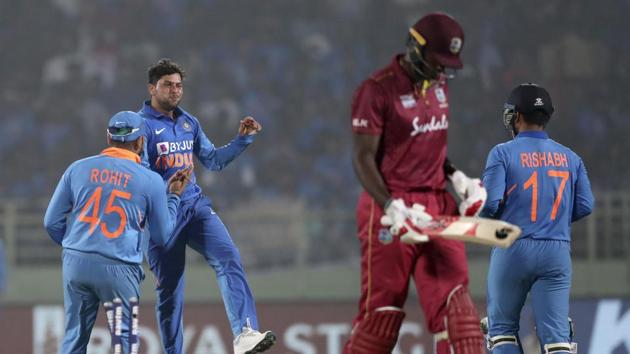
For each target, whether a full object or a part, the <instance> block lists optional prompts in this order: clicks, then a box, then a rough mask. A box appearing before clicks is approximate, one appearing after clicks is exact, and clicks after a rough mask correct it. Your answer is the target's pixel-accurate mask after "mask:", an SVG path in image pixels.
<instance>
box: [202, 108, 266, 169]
mask: <svg viewBox="0 0 630 354" xmlns="http://www.w3.org/2000/svg"><path fill="white" fill-rule="evenodd" d="M197 124H198V122H197ZM260 130H262V126H261V125H260V123H258V122H257V121H256V120H255V119H254V118H252V117H246V118H244V119H243V120H241V122H240V124H239V134H238V135H237V136H236V138H234V139H232V141H231V142H229V143H228V144H226V145H224V146H221V147H219V148H216V147H215V146H214V144H213V143H212V142H211V141H210V139H208V137H207V136H206V134H205V133H204V132H203V129H202V128H201V125H198V128H197V131H196V134H195V144H194V150H193V152H194V154H195V156H197V158H198V159H199V161H201V164H202V165H204V166H205V167H206V168H207V169H209V170H212V171H220V170H222V169H223V168H224V167H225V166H227V165H228V164H229V163H230V162H232V160H234V159H235V158H236V157H237V156H238V155H240V154H241V153H242V152H243V151H245V148H247V146H249V144H251V143H252V142H253V141H254V135H255V134H257V133H258V132H259V131H260Z"/></svg>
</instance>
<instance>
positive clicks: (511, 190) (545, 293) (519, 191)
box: [481, 84, 594, 354]
mask: <svg viewBox="0 0 630 354" xmlns="http://www.w3.org/2000/svg"><path fill="white" fill-rule="evenodd" d="M553 111H554V108H553V105H552V103H551V97H550V96H549V93H547V91H546V90H545V89H544V88H542V87H540V86H537V85H535V84H522V85H519V86H518V87H516V88H515V89H514V90H513V91H512V93H511V94H510V97H509V98H508V101H507V103H506V104H505V108H504V113H503V122H504V124H505V126H506V128H507V129H509V131H510V132H511V133H512V136H513V137H514V139H513V140H512V141H509V142H506V143H503V144H499V145H497V146H495V147H494V148H493V149H492V150H491V151H490V154H489V156H488V161H487V163H486V169H485V171H484V174H483V184H484V185H485V187H486V190H487V191H488V199H487V202H486V205H485V207H484V208H483V210H482V212H481V216H485V217H491V218H497V219H501V220H505V221H508V222H510V223H513V224H516V225H518V226H520V227H521V228H522V229H523V233H522V235H521V236H520V238H519V239H518V240H516V242H515V243H514V244H513V245H512V246H511V247H509V248H508V249H501V248H494V249H493V250H492V253H491V256H490V269H489V272H488V300H487V301H488V318H487V321H488V334H487V340H488V348H489V349H490V350H491V351H492V353H493V354H516V353H518V354H522V353H523V349H522V347H521V342H520V340H519V337H518V331H519V319H520V313H521V309H522V307H523V304H524V303H525V299H526V298H527V294H528V293H529V294H530V297H531V303H532V306H533V310H534V317H535V321H536V334H537V336H538V339H539V341H540V346H541V352H542V353H545V354H547V353H574V352H576V351H577V345H576V344H575V343H572V338H571V332H572V331H571V330H570V325H569V321H568V316H569V291H570V289H571V223H572V222H574V221H577V220H579V219H581V218H583V217H585V216H587V215H589V214H590V213H591V211H592V210H593V203H594V200H593V194H592V192H591V185H590V182H589V180H588V176H587V174H586V168H585V167H584V163H583V162H582V159H581V158H580V157H579V156H578V155H577V154H575V153H574V152H573V151H571V150H570V149H569V148H567V147H565V146H563V145H561V144H559V143H557V142H555V141H554V140H552V139H550V138H549V136H548V135H547V133H546V132H545V131H544V129H545V126H546V125H547V123H548V122H549V119H550V118H551V115H552V113H553Z"/></svg>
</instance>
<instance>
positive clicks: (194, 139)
mask: <svg viewBox="0 0 630 354" xmlns="http://www.w3.org/2000/svg"><path fill="white" fill-rule="evenodd" d="M184 76H185V73H184V70H183V69H182V68H181V67H180V66H179V65H178V64H177V63H175V62H173V61H171V60H170V59H161V60H159V61H158V62H157V63H156V64H155V65H153V66H151V67H150V68H149V71H148V79H149V83H148V91H149V94H150V96H151V99H150V100H148V101H146V102H145V103H144V106H143V107H142V109H141V110H140V112H139V113H140V115H142V117H144V119H145V123H146V125H147V129H146V131H145V137H146V149H145V154H144V156H143V159H146V161H145V163H147V164H148V165H149V166H150V168H151V169H152V170H153V171H156V172H157V173H159V174H160V175H162V178H164V179H165V180H166V179H168V178H169V177H170V176H171V175H173V174H174V173H176V171H179V170H181V169H183V168H186V167H187V166H192V165H193V155H194V156H196V157H197V158H198V159H199V161H200V162H201V163H202V164H203V165H204V166H205V167H206V168H208V169H210V170H212V171H219V170H221V169H223V168H224V167H225V166H227V165H228V164H229V163H230V162H231V161H232V160H234V159H235V158H236V157H237V156H238V155H239V154H241V153H242V152H243V151H244V150H245V148H247V146H248V145H249V144H251V143H252V142H253V140H254V135H255V134H256V133H258V132H259V131H260V130H261V126H260V124H259V123H258V122H256V120H254V119H253V118H251V117H247V118H245V119H243V120H241V122H240V126H239V133H238V135H237V136H236V137H235V138H234V139H233V140H232V141H231V142H230V143H229V144H227V145H225V146H222V147H215V146H214V144H212V142H210V140H209V139H208V138H207V137H206V135H205V134H204V132H203V129H202V127H201V125H200V124H199V120H198V119H197V118H195V117H194V116H192V115H191V114H190V113H188V112H186V111H184V110H183V109H181V108H180V107H179V103H180V101H181V99H182V95H183V92H184V91H183V79H184ZM174 233H175V238H174V240H173V243H174V244H173V245H172V247H169V248H165V247H162V246H161V245H159V244H157V243H150V244H149V251H148V259H149V265H150V267H151V270H152V271H153V273H154V274H155V276H156V278H157V285H156V291H157V298H158V300H157V304H156V313H157V319H158V324H159V327H160V336H161V338H162V345H163V349H164V351H165V352H166V353H168V354H181V353H183V305H184V264H185V261H186V257H185V255H186V245H188V246H190V247H191V248H192V249H194V250H195V251H197V252H199V253H200V254H201V255H202V256H203V257H204V258H205V259H206V262H208V264H209V265H210V267H212V268H213V269H214V271H215V273H216V277H217V281H218V284H219V289H220V291H221V295H222V297H223V303H224V305H225V310H226V312H227V317H228V320H229V321H230V325H231V328H232V333H233V335H234V337H235V339H234V352H235V354H245V353H246V354H252V353H260V352H263V351H265V350H267V349H269V348H270V347H271V346H272V345H273V343H274V342H275V340H276V337H275V335H274V334H273V333H272V332H270V331H266V332H263V333H261V332H259V331H258V319H257V316H256V308H255V304H254V297H253V295H252V292H251V290H250V288H249V285H248V283H247V278H246V276H245V271H244V270H243V265H242V262H241V258H240V254H239V251H238V249H237V248H236V246H235V245H234V242H233V241H232V239H231V237H230V234H229V233H228V230H227V229H226V227H225V225H224V224H223V222H222V221H221V219H220V218H219V216H218V215H217V214H216V212H215V211H214V210H213V208H212V203H211V201H210V199H209V198H207V197H206V196H204V195H202V194H201V188H200V187H199V186H198V185H197V184H196V183H195V177H194V175H193V176H192V181H191V183H190V184H189V185H188V187H186V190H185V191H184V194H182V201H181V204H180V206H179V212H178V214H177V225H176V226H175V230H174Z"/></svg>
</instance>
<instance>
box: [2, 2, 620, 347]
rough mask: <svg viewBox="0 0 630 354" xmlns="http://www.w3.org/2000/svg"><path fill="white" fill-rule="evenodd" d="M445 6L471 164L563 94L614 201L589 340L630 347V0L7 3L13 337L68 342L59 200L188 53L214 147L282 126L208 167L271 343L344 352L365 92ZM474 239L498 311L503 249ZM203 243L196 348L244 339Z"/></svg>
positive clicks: (6, 201)
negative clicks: (357, 97)
mask: <svg viewBox="0 0 630 354" xmlns="http://www.w3.org/2000/svg"><path fill="white" fill-rule="evenodd" d="M434 10H443V11H446V12H448V13H450V14H452V15H453V16H455V17H456V18H457V19H458V20H459V21H460V23H461V24H462V25H463V27H464V29H465V32H466V41H465V45H464V50H463V59H464V62H465V67H464V69H463V70H461V71H459V72H458V73H457V78H456V79H455V80H453V81H451V83H450V91H451V113H452V114H451V121H450V129H449V130H450V131H449V137H450V139H449V141H450V145H449V156H450V157H451V159H452V160H453V161H454V162H455V163H456V164H457V165H458V166H459V167H460V168H462V169H463V170H464V171H465V172H467V173H468V174H470V175H478V174H480V173H481V171H482V168H483V165H484V162H485V157H486V154H487V152H488V151H489V149H490V148H491V147H492V146H493V145H495V144H496V143H498V142H500V141H503V140H505V139H506V138H507V135H506V133H505V132H504V131H503V128H502V125H501V121H500V113H501V112H500V111H501V107H502V104H503V101H504V99H505V98H506V96H507V93H508V92H509V90H510V89H511V88H512V87H513V86H515V85H516V84H518V83H521V82H525V81H534V82H538V83H540V84H542V85H544V86H545V87H546V88H547V89H548V90H549V91H550V93H551V95H552V97H553V99H554V103H555V106H556V113H555V114H554V116H553V118H552V122H551V124H550V126H549V131H550V134H551V136H552V137H554V138H556V139H557V140H559V141H561V142H562V143H564V144H566V145H568V146H570V147H571V148H573V149H574V150H575V151H576V152H577V153H578V154H580V155H581V156H582V157H583V159H584V161H585V163H586V165H587V167H588V169H589V174H590V178H591V181H592V183H593V189H594V191H595V196H596V199H597V206H596V211H595V214H594V215H593V216H591V217H589V218H587V219H586V220H585V221H581V222H579V223H577V224H576V225H575V227H574V233H573V240H574V242H573V250H574V252H573V255H574V285H573V292H572V296H573V298H572V313H573V316H574V317H575V318H576V326H577V327H576V330H577V341H578V342H579V345H580V352H581V353H584V352H586V353H590V354H628V353H630V188H629V187H628V186H627V181H628V180H629V177H630V164H628V152H629V150H630V139H628V138H627V134H628V131H629V129H628V127H629V126H630V105H629V104H628V100H627V94H628V92H629V91H630V84H629V82H630V65H629V63H630V40H629V39H628V36H627V34H628V33H630V25H629V24H628V21H627V18H626V17H627V14H628V13H629V12H630V1H628V0H602V1H597V2H595V1H524V0H519V1H509V2H507V1H490V0H483V1H474V2H473V1H470V2H460V1H454V0H448V1H441V2H437V1H430V0H343V1H335V0H321V1H305V0H295V1H280V0H267V1H253V0H252V1H244V0H229V1H228V0H205V1H193V0H187V1H178V0H156V1H149V0H136V1H122V0H95V1H89V2H86V1H78V0H43V1H32V0H30V1H28V0H27V1H15V2H12V1H8V0H2V1H0V48H3V53H2V55H1V56H0V58H1V59H0V62H1V65H0V78H2V81H3V83H2V85H0V104H1V106H2V107H4V109H3V112H2V114H0V117H1V122H2V124H1V129H0V156H1V159H2V168H1V169H0V180H1V181H2V182H1V183H0V195H1V196H2V198H1V199H0V240H1V241H2V243H3V245H4V247H3V248H4V254H3V256H2V258H3V262H2V266H0V287H2V289H3V292H2V296H1V299H0V304H1V307H0V342H1V343H2V349H1V350H0V352H2V353H5V352H7V353H8V352H11V353H31V352H32V353H38V354H39V353H41V354H48V353H55V352H56V350H57V341H58V339H59V337H60V335H61V332H62V329H61V327H60V326H61V325H62V323H63V312H62V310H61V307H60V306H59V305H61V303H62V291H61V287H60V281H61V275H60V271H59V270H60V262H59V258H60V257H59V256H60V250H59V249H58V248H57V247H55V246H54V244H53V243H52V242H51V241H50V240H49V239H48V237H47V235H46V234H45V232H44V230H43V228H42V217H43V211H44V208H45V205H46V203H47V201H48V198H49V197H50V195H51V193H52V190H53V188H54V186H55V184H56V182H57V180H58V178H59V176H60V175H61V173H62V172H63V170H64V169H65V168H66V167H67V165H68V164H69V163H71V162H72V161H74V160H76V159H78V158H81V157H84V156H87V155H92V154H96V153H98V152H99V151H100V149H102V148H103V147H104V145H105V123H106V121H107V119H108V118H109V117H110V116H111V115H112V114H113V113H115V112H117V111H119V110H123V109H131V110H137V109H139V108H140V105H141V102H142V100H144V99H145V97H146V96H147V94H146V87H145V86H146V68H147V67H148V66H149V65H150V64H151V63H153V62H155V61H156V60H157V59H158V58H160V57H164V56H168V57H171V58H172V59H174V60H176V61H178V62H180V63H182V64H183V65H184V67H185V68H186V69H187V72H188V74H189V77H188V79H187V80H186V82H185V86H186V87H185V97H184V101H183V103H182V106H183V107H185V108H186V109H187V110H188V111H190V112H192V113H194V114H196V115H197V116H198V117H199V119H200V120H201V122H202V124H203V126H204V129H205V131H206V133H207V135H208V136H209V137H210V139H211V140H212V141H213V142H214V143H215V144H222V143H224V142H227V141H228V140H229V139H230V138H231V137H232V136H233V135H235V134H236V131H237V125H238V120H239V119H240V118H241V117H242V116H244V115H247V114H251V115H253V116H255V117H256V118H257V119H258V120H260V121H261V123H262V124H263V126H264V130H263V132H262V134H261V135H260V136H259V137H258V138H257V141H256V142H255V144H254V145H252V146H251V147H250V148H249V149H248V150H247V151H246V153H245V154H243V155H242V156H241V157H240V158H239V159H238V160H237V161H235V162H234V163H233V164H232V165H231V166H229V167H228V168H227V169H226V170H224V171H223V172H221V173H210V172H206V171H203V169H202V168H199V169H197V171H196V173H197V174H198V181H199V182H200V184H201V186H202V187H203V188H204V191H205V193H206V194H208V195H209V196H211V197H212V199H213V201H214V203H215V205H216V207H217V209H218V210H219V213H220V214H221V215H222V217H223V219H224V221H225V222H226V223H227V225H228V227H229V228H230V230H231V232H232V234H233V237H234V239H235V241H236V243H237V244H238V246H239V248H240V250H241V253H242V256H243V261H244V263H245V265H246V269H247V270H248V274H249V277H250V280H251V285H252V287H253V290H254V292H255V294H256V296H257V301H258V303H259V307H260V312H261V316H260V317H261V321H262V323H263V325H264V327H265V328H267V327H269V328H273V329H275V330H276V331H277V332H278V334H279V335H280V341H279V343H278V346H277V348H275V349H274V350H272V352H273V353H313V354H314V353H340V348H341V343H343V340H344V339H345V337H346V335H347V332H348V330H349V328H350V321H351V319H352V317H353V316H354V310H355V307H356V304H355V300H356V298H357V296H358V280H359V274H358V270H359V269H358V265H359V260H358V243H357V241H356V238H355V232H354V220H353V211H354V205H355V198H356V196H357V194H358V193H359V190H360V189H359V187H358V183H357V181H356V180H355V178H354V175H353V172H352V168H351V164H350V152H351V134H350V127H349V125H350V117H349V103H350V98H351V95H352V92H353V90H354V88H355V87H356V86H357V85H358V83H359V82H360V81H361V80H363V79H364V78H365V77H367V75H369V74H370V73H371V72H372V71H374V70H375V69H377V68H379V67H381V66H383V65H385V64H386V63H387V62H388V61H389V60H390V59H391V56H392V55H393V54H394V53H396V52H398V51H400V50H402V47H403V44H404V40H405V36H406V28H407V27H408V26H409V25H410V24H412V23H413V22H414V21H415V20H417V19H418V18H419V17H420V16H422V15H423V14H425V13H427V12H429V11H434ZM469 255H470V276H471V291H472V293H473V296H474V297H475V299H476V300H477V302H478V305H479V306H480V309H481V310H482V311H483V308H484V305H485V303H484V301H485V298H484V292H485V280H486V278H485V274H486V270H487V259H488V249H486V248H482V247H469ZM188 257H189V260H188V265H187V291H186V299H187V304H188V305H187V310H186V317H185V319H186V323H187V343H188V351H187V352H190V353H198V354H201V353H229V352H230V351H231V338H230V337H229V334H228V333H229V330H228V329H227V326H226V324H227V321H226V318H225V315H224V313H223V309H222V306H221V304H220V303H219V301H220V298H219V293H218V291H217V289H216V282H215V280H214V276H213V274H212V273H211V271H210V270H209V269H208V268H207V267H206V266H205V265H204V263H203V260H202V259H201V258H200V257H198V256H197V255H196V254H195V253H194V252H188ZM152 287H153V279H152V277H151V276H150V275H148V276H147V279H146V281H145V283H144V285H143V298H142V304H143V308H142V313H141V323H142V324H143V326H145V328H143V329H144V331H143V334H144V336H145V338H144V344H143V345H144V352H146V353H158V352H159V351H158V349H157V346H156V343H157V342H156V341H157V330H156V327H155V320H154V319H153V318H152V316H153V314H152V303H153V301H154V295H153V290H152ZM407 311H408V318H407V321H408V322H406V324H405V327H404V328H405V333H404V335H403V336H402V337H401V342H400V347H399V350H398V351H397V353H400V354H402V353H414V354H421V353H430V352H431V344H430V343H431V339H430V337H429V336H428V335H427V334H426V331H425V329H424V327H423V326H422V317H421V315H420V313H419V310H418V308H417V305H416V301H415V295H414V294H411V298H410V299H409V301H408V302H407ZM524 314H525V316H524V320H523V336H524V338H526V341H527V343H528V344H527V346H528V348H529V349H528V354H529V353H534V352H535V351H531V348H534V347H535V345H534V344H533V340H534V339H533V338H532V336H531V313H530V312H529V310H526V311H525V313H524ZM106 336H107V334H106V331H105V329H104V327H103V326H102V323H100V324H99V327H97V329H96V330H95V332H94V334H93V337H94V338H93V339H94V341H93V343H92V346H91V348H90V352H91V353H106V352H107V350H108V348H107V340H106ZM7 345H8V347H7Z"/></svg>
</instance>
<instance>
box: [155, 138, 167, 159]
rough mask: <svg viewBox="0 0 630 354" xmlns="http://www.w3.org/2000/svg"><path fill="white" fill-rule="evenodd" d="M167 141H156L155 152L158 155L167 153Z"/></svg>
mask: <svg viewBox="0 0 630 354" xmlns="http://www.w3.org/2000/svg"><path fill="white" fill-rule="evenodd" d="M168 151H169V150H168V141H163V142H161V143H157V153H158V156H161V155H168Z"/></svg>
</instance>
